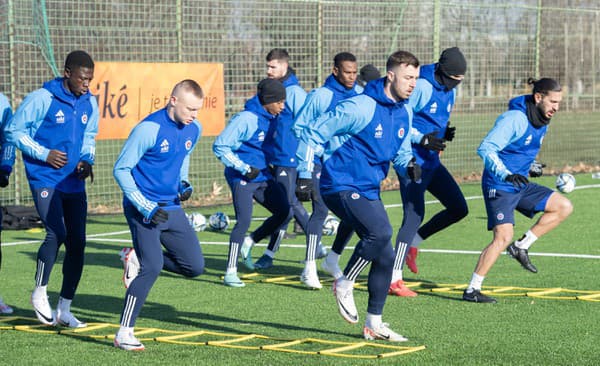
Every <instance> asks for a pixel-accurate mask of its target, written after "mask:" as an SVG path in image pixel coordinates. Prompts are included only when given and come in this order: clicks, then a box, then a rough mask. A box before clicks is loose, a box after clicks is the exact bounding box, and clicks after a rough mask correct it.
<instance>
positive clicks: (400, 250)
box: [389, 47, 469, 297]
mask: <svg viewBox="0 0 600 366" xmlns="http://www.w3.org/2000/svg"><path fill="white" fill-rule="evenodd" d="M466 71H467V61H466V60H465V57H464V56H463V54H462V52H461V51H460V50H459V49H458V47H452V48H448V49H445V50H444V51H443V52H442V54H441V55H440V58H439V61H438V62H436V63H433V64H429V65H424V66H423V67H421V72H420V77H419V80H418V81H417V86H416V87H415V90H414V91H413V93H412V94H411V96H410V99H409V104H410V105H411V107H412V108H413V112H414V118H413V125H412V126H413V130H412V133H413V135H412V141H413V145H412V149H413V155H414V156H415V157H416V158H417V163H418V164H419V165H421V168H422V175H421V181H420V182H413V181H411V180H409V179H402V178H401V177H398V181H399V182H400V193H401V196H402V207H403V211H404V215H403V218H402V226H401V227H400V229H399V230H398V235H397V237H396V261H395V263H394V273H393V275H392V283H391V285H390V290H389V291H390V294H392V295H395V296H405V297H414V296H417V293H416V292H414V291H412V290H411V289H409V288H408V287H406V285H405V284H404V281H403V279H402V265H403V264H404V257H405V256H406V264H407V265H408V267H409V268H410V270H411V271H412V272H413V273H417V272H418V268H417V262H416V258H417V253H418V245H419V244H420V243H421V242H422V241H423V240H425V239H427V238H428V237H430V236H431V235H433V234H435V233H437V232H439V231H441V230H443V229H445V228H447V227H448V226H450V225H452V224H454V223H456V222H458V221H459V220H461V219H462V218H464V217H465V216H467V214H468V212H469V209H468V206H467V201H466V200H465V197H464V195H463V194H462V192H461V190H460V187H459V186H458V184H457V183H456V181H455V180H454V178H453V177H452V175H450V173H449V172H448V170H447V169H446V167H445V166H444V165H443V164H442V162H441V161H440V152H441V151H442V150H444V148H445V147H446V142H447V141H452V140H453V139H454V134H455V130H456V128H455V127H453V126H450V113H451V112H452V109H453V108H454V105H455V98H456V87H457V86H458V84H460V82H461V81H462V80H463V79H464V76H465V73H466ZM425 191H429V192H430V193H431V194H432V195H433V196H434V197H435V198H437V199H438V200H439V201H440V203H441V204H442V205H443V206H444V209H443V210H441V211H440V212H438V213H436V214H435V215H434V216H433V217H432V218H431V219H430V220H429V221H428V222H427V223H425V224H423V225H422V226H421V227H419V225H421V223H422V222H423V217H424V216H425ZM409 246H410V249H409V250H408V253H407V248H408V247H409Z"/></svg>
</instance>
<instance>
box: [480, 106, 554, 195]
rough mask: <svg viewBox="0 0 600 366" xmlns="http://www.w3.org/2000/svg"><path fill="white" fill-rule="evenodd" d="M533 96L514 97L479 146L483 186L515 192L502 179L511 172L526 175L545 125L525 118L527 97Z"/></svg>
mask: <svg viewBox="0 0 600 366" xmlns="http://www.w3.org/2000/svg"><path fill="white" fill-rule="evenodd" d="M531 98H533V96H531V95H522V96H519V97H516V98H513V99H512V100H511V101H510V102H509V104H508V111H506V112H504V113H502V114H501V115H500V116H499V117H498V119H496V123H495V125H494V127H493V128H492V129H491V130H490V132H489V133H488V134H487V136H486V137H485V138H484V139H483V141H482V142H481V145H479V148H478V149H477V154H479V156H480V157H481V158H482V159H483V163H484V168H483V177H482V179H481V184H482V186H483V187H484V189H486V190H487V189H490V188H495V189H498V190H502V191H508V192H517V191H519V189H517V188H515V187H514V186H513V185H512V183H509V182H505V181H504V179H505V178H506V176H508V175H510V174H521V175H522V176H525V177H527V176H529V167H530V166H531V163H532V162H533V160H534V159H535V157H536V156H537V154H538V152H539V151H540V148H541V146H542V141H543V140H544V135H546V130H547V129H548V126H547V125H546V126H542V127H539V128H536V127H534V126H533V125H532V124H531V123H530V122H529V120H528V118H527V107H526V104H525V101H526V100H531Z"/></svg>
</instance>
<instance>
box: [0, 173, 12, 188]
mask: <svg viewBox="0 0 600 366" xmlns="http://www.w3.org/2000/svg"><path fill="white" fill-rule="evenodd" d="M9 176H10V173H6V172H4V171H1V170H0V187H2V188H4V187H6V186H7V185H8V177H9Z"/></svg>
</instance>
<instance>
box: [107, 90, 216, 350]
mask: <svg viewBox="0 0 600 366" xmlns="http://www.w3.org/2000/svg"><path fill="white" fill-rule="evenodd" d="M203 100H204V93H203V91H202V88H201V87H200V85H198V83H196V82H195V81H194V80H189V79H186V80H183V81H180V82H179V83H177V84H176V85H175V87H174V88H173V91H172V92H171V97H170V98H169V101H168V103H167V105H166V106H165V107H164V108H162V109H159V110H158V111H156V112H154V113H151V114H150V115H148V116H147V117H146V118H144V119H143V120H142V121H141V122H140V123H138V124H137V125H136V126H135V127H134V128H133V130H132V131H131V133H130V134H129V137H128V138H127V141H125V144H124V145H123V149H122V150H121V154H120V155H119V157H118V158H117V161H116V162H115V166H114V170H113V174H114V177H115V180H116V181H117V183H118V184H119V187H120V188H121V190H122V191H123V212H124V214H125V218H126V219H127V224H128V225H129V229H130V230H131V238H132V241H133V249H131V248H125V249H124V250H123V251H122V252H121V256H122V260H123V262H124V265H125V275H124V277H123V279H124V281H125V286H126V287H127V291H126V292H125V304H124V306H123V310H122V311H121V320H120V325H121V326H120V328H119V330H118V331H117V334H116V335H115V339H114V345H115V347H118V348H121V349H124V350H127V351H141V350H143V349H144V345H143V344H142V343H141V342H140V341H139V340H138V339H137V338H136V337H135V336H134V329H133V328H134V326H135V322H136V319H137V317H138V316H139V314H140V311H141V310H142V306H143V305H144V302H145V301H146V297H147V296H148V293H149V292H150V289H151V288H152V285H154V282H155V281H156V279H157V278H158V275H159V274H160V271H161V270H165V271H168V272H172V273H177V274H180V275H183V276H185V277H188V278H193V277H197V276H199V275H200V274H202V272H203V271H204V256H203V255H202V248H201V247H200V243H199V242H198V237H197V236H196V232H195V231H194V230H193V229H192V227H191V226H190V224H189V222H188V219H187V217H186V215H185V212H184V211H183V208H182V207H181V201H185V200H187V199H189V198H190V196H191V194H192V192H193V187H192V185H191V184H190V182H189V180H188V170H189V161H190V155H191V154H192V151H193V150H194V147H195V146H196V144H197V143H198V141H199V140H200V136H201V135H202V125H201V124H200V122H198V120H197V119H196V116H197V115H198V111H199V110H200V108H202V102H203ZM161 246H162V247H164V248H165V249H166V251H163V250H162V247H161Z"/></svg>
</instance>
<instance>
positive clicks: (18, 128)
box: [5, 77, 99, 193]
mask: <svg viewBox="0 0 600 366" xmlns="http://www.w3.org/2000/svg"><path fill="white" fill-rule="evenodd" d="M63 81H64V78H62V77H60V78H56V79H54V80H50V81H48V82H46V83H44V86H43V88H41V89H38V90H36V91H34V92H32V93H30V94H29V95H27V97H25V99H24V100H23V102H22V103H21V105H20V106H19V108H18V109H17V111H16V112H15V115H14V116H13V118H12V120H11V121H10V122H9V123H8V125H7V126H6V129H5V132H6V138H7V140H8V141H9V143H12V144H14V145H15V146H16V147H17V148H18V149H19V150H21V151H22V152H23V161H24V163H25V171H26V173H27V179H28V180H29V184H30V186H31V187H32V188H44V187H45V188H55V189H56V190H58V191H61V192H65V193H70V192H82V191H84V190H85V181H83V180H81V179H79V178H77V172H76V171H75V170H76V169H75V168H76V166H77V164H78V163H79V162H80V161H86V162H88V163H89V164H90V165H93V164H94V157H95V154H96V141H95V140H94V139H95V137H96V134H97V133H98V118H99V115H98V102H97V101H96V98H95V97H94V96H93V95H92V94H90V92H89V91H88V92H87V93H85V94H83V95H80V96H75V95H74V94H73V93H71V91H70V90H68V88H66V87H65V86H64V83H63ZM50 150H59V151H62V152H64V153H66V154H67V164H65V166H63V167H62V168H60V169H55V168H53V167H52V166H50V164H48V163H46V158H47V157H48V153H49V152H50Z"/></svg>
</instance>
